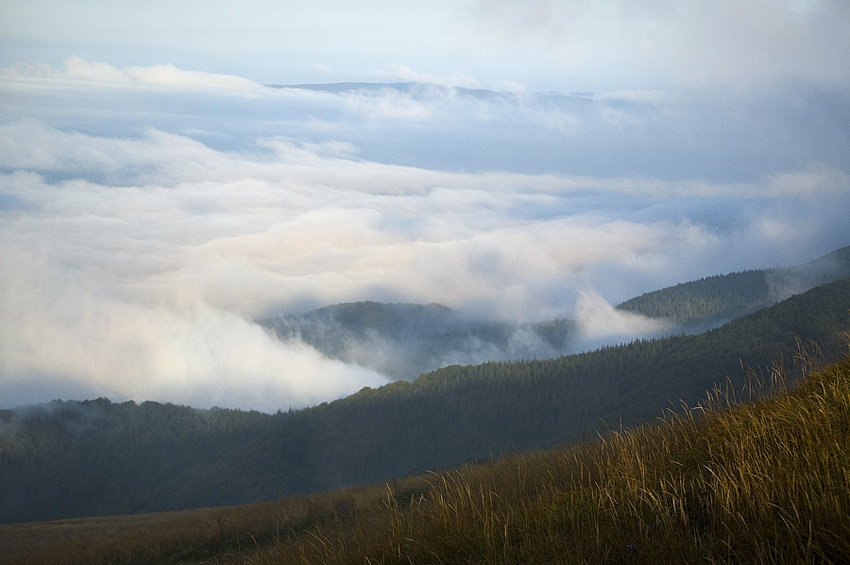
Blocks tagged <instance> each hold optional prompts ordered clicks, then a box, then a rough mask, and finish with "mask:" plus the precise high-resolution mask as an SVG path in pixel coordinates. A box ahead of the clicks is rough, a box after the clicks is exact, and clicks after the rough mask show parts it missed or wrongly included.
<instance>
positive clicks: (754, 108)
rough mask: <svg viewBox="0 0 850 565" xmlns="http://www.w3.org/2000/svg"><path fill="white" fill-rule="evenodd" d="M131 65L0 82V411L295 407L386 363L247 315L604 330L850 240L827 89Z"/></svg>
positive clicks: (370, 378) (846, 183)
mask: <svg viewBox="0 0 850 565" xmlns="http://www.w3.org/2000/svg"><path fill="white" fill-rule="evenodd" d="M73 66H74V65H71V66H70V67H73ZM70 67H69V68H70ZM14 69H18V68H17V67H14ZM147 69H148V71H149V72H148V73H147V74H145V73H141V74H139V73H136V74H135V75H133V73H134V71H132V70H128V69H126V68H122V69H118V68H116V67H112V66H110V65H100V64H96V63H85V62H81V63H79V65H78V66H77V67H76V68H75V70H69V69H68V68H66V69H65V70H62V71H56V70H55V69H54V70H53V71H50V70H49V69H48V70H43V71H39V72H40V73H41V74H40V75H39V74H38V73H36V75H37V76H36V75H33V76H36V78H37V79H38V80H32V81H29V80H28V79H26V76H29V75H27V74H26V72H24V71H21V70H20V69H18V70H16V71H13V72H12V71H10V72H7V73H6V74H2V75H0V80H3V81H5V82H4V83H3V84H4V88H5V90H4V93H5V94H6V95H7V100H8V101H9V102H8V104H7V105H6V106H4V107H0V146H2V147H3V148H4V150H3V151H2V152H0V263H2V264H0V271H2V273H0V395H2V398H3V399H4V402H5V403H7V404H13V403H15V402H19V401H20V402H23V401H32V400H33V399H34V398H41V399H42V400H49V399H50V398H44V395H45V394H52V393H51V392H50V391H61V393H62V394H66V393H68V394H70V393H71V392H73V391H76V392H77V393H78V394H80V395H86V396H90V395H92V394H97V395H108V396H113V397H116V398H133V399H135V400H145V399H155V400H167V401H172V402H181V403H189V404H193V405H197V406H205V405H212V404H220V405H225V406H239V407H243V408H262V409H266V410H276V409H277V408H283V409H285V408H288V407H289V406H293V407H297V406H303V405H309V404H313V403H316V402H319V401H321V400H326V399H331V398H335V397H337V396H341V395H344V394H347V393H349V392H353V391H355V390H357V389H358V388H360V387H362V386H364V385H369V386H376V385H378V384H380V383H381V382H383V377H382V376H380V375H377V374H375V373H371V372H368V371H364V370H362V369H359V368H356V367H351V366H345V365H342V364H340V363H336V362H330V361H328V360H326V359H323V358H321V357H320V356H318V355H317V354H316V353H315V352H314V351H312V350H310V349H309V348H306V347H305V346H303V344H299V343H289V344H281V343H279V342H277V341H276V340H274V339H272V338H270V337H269V336H268V335H267V334H265V333H264V332H263V331H262V330H261V329H260V328H259V327H258V326H257V325H256V324H254V323H253V322H252V320H253V319H254V318H255V317H256V316H258V315H261V314H263V313H266V312H268V311H270V310H282V311H286V312H298V311H303V310H306V309H310V308H314V307H320V306H324V305H327V304H332V303H336V302H345V301H353V300H365V299H370V300H378V301H396V302H406V301H411V302H421V303H429V302H440V303H443V304H446V305H448V306H451V307H454V308H456V309H459V310H461V311H462V312H464V313H468V314H471V315H477V316H479V317H481V316H486V317H495V318H504V319H509V320H514V321H520V322H525V321H538V320H546V319H552V318H555V317H565V316H566V317H571V316H578V317H580V318H581V319H582V320H583V321H584V323H585V328H586V331H587V339H588V343H591V342H593V343H600V342H602V341H605V340H610V339H620V337H621V336H627V335H637V334H644V333H647V332H649V333H652V332H655V331H656V330H657V328H655V327H654V326H652V325H647V324H646V323H645V321H643V320H636V319H633V318H629V317H623V316H621V315H620V314H619V313H618V312H616V311H614V310H612V309H611V308H610V307H609V305H611V304H617V303H619V302H620V301H624V300H626V299H628V298H631V297H633V296H636V295H639V294H641V293H643V292H647V291H650V290H654V289H657V288H660V287H663V286H667V285H671V284H676V283H678V282H683V281H686V280H690V279H694V278H699V277H702V276H708V275H712V274H717V273H721V272H730V271H734V270H742V269H746V268H754V267H769V266H774V265H778V264H792V263H796V262H800V261H804V260H808V259H811V258H812V257H814V256H816V255H820V254H822V253H825V252H828V251H830V250H832V249H835V248H838V247H842V246H844V245H847V244H848V241H850V226H848V223H847V221H846V218H845V217H844V216H845V215H846V214H845V211H846V210H847V209H850V177H848V171H847V170H846V159H845V158H844V157H845V155H846V151H845V150H846V148H847V140H846V139H845V140H844V141H842V137H841V136H842V135H844V134H843V133H841V122H840V120H839V121H838V122H836V121H834V120H833V119H832V117H833V116H832V114H829V115H825V114H823V113H822V112H821V109H822V108H824V107H829V108H832V107H836V108H840V107H841V104H837V103H836V104H832V105H824V104H818V103H816V102H817V101H818V100H822V99H819V98H817V97H814V98H811V97H810V98H807V97H805V96H801V97H800V98H795V99H794V101H793V102H794V104H795V106H794V107H795V108H796V109H797V110H796V113H788V112H787V110H788V108H789V107H790V106H789V105H788V104H789V103H786V101H784V99H777V98H772V97H768V98H766V99H764V100H759V102H760V103H758V104H757V103H756V102H752V103H748V104H744V105H740V106H735V107H734V108H732V107H730V106H728V105H727V104H726V103H725V102H715V101H711V102H699V101H694V100H692V99H684V100H683V99H682V98H677V97H670V96H667V95H666V94H665V95H664V96H660V95H659V96H656V95H655V94H646V93H638V94H631V93H622V92H621V93H615V94H613V95H600V96H583V95H581V96H570V95H563V94H546V95H544V94H535V93H521V94H509V93H493V92H470V91H465V90H464V89H461V88H448V87H444V86H440V85H430V86H425V87H415V88H410V89H385V88H381V89H377V90H374V89H373V90H372V91H370V90H369V89H367V88H361V89H353V90H346V91H341V92H334V91H331V90H327V91H316V90H310V89H293V88H280V89H276V88H266V87H259V88H255V87H254V86H249V87H248V88H245V89H242V88H241V87H238V88H219V87H218V86H216V84H218V83H216V81H215V80H213V81H211V82H210V83H209V84H208V85H207V86H204V87H200V86H198V85H199V84H200V82H202V80H200V79H203V80H206V79H207V78H209V77H197V76H195V75H192V74H185V73H184V71H177V70H173V71H172V70H171V69H169V68H164V69H162V68H159V67H147ZM157 69H159V70H157ZM7 70H8V69H7ZM160 71H161V72H162V74H157V73H159V72H160ZM10 73H11V74H10ZM51 73H53V74H51ZM87 73H88V74H87ZM175 73H176V75H179V76H185V77H188V78H187V80H186V81H183V82H180V80H177V78H175ZM31 74H32V73H31ZM86 74H87V75H86ZM131 75H133V76H135V77H137V78H132V76H131ZM81 76H88V77H89V78H87V79H83V78H79V77H81ZM72 77H77V78H72ZM196 79H198V80H196ZM193 80H194V81H195V82H193ZM86 81H89V82H86ZM156 81H164V82H168V83H169V84H170V85H171V86H168V87H167V88H160V87H153V88H149V86H148V85H150V84H152V83H155V82H156ZM93 85H94V86H95V87H96V88H92V86H93ZM844 98H846V97H844V96H843V95H842V94H840V93H839V94H836V95H835V96H834V97H833V98H827V100H829V101H831V102H841V101H842V100H844ZM765 100H766V102H765ZM762 102H763V103H762ZM837 115H839V116H840V113H839V114H837ZM787 116H793V119H791V118H788V117H787ZM828 117H829V119H827V118H828ZM810 118H811V119H810ZM755 125H758V127H755ZM739 163H745V164H746V166H745V167H744V166H741V167H740V168H738V164H739ZM824 202H829V203H830V205H829V206H824ZM612 332H613V333H612ZM45 383H49V385H48V384H45ZM57 394H59V393H58V392H57Z"/></svg>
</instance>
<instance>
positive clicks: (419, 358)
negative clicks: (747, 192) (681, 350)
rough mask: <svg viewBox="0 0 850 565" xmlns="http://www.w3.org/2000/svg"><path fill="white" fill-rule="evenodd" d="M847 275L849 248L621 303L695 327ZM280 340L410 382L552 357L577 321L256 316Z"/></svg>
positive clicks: (333, 309)
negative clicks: (449, 371) (451, 368)
mask: <svg viewBox="0 0 850 565" xmlns="http://www.w3.org/2000/svg"><path fill="white" fill-rule="evenodd" d="M845 277H850V247H845V248H843V249H839V250H837V251H834V252H832V253H830V254H828V255H826V256H823V257H820V258H818V259H815V260H814V261H810V262H808V263H805V264H801V265H796V266H793V267H785V268H776V269H767V270H750V271H744V272H741V273H732V274H727V275H717V276H712V277H708V278H704V279H700V280H698V281H691V282H687V283H683V284H680V285H676V286H673V287H669V288H665V289H662V290H658V291H655V292H651V293H647V294H644V295H642V296H640V297H636V298H633V299H631V300H629V301H626V302H624V303H623V304H620V305H619V306H618V307H617V308H618V309H620V310H624V311H628V312H632V313H635V314H640V315H643V316H647V317H650V318H665V319H667V320H670V321H672V322H673V324H674V326H673V328H672V329H671V330H669V332H668V335H669V334H675V333H680V332H687V333H697V332H699V331H705V330H707V329H710V328H712V327H717V326H719V325H720V324H721V323H723V322H726V321H729V320H731V319H734V318H737V317H740V316H743V315H745V314H748V313H751V312H755V311H756V310H758V309H759V308H764V307H766V306H770V305H772V304H775V303H776V302H778V301H779V300H781V299H784V298H788V297H789V296H791V295H792V294H794V293H798V292H802V291H805V290H808V289H810V288H814V287H816V286H818V285H820V284H825V283H827V282H831V281H834V280H838V279H841V278H845ZM257 323H259V324H260V325H261V326H263V327H265V328H267V329H269V330H271V331H272V332H274V334H275V335H276V336H277V337H278V338H279V339H281V340H301V341H303V342H304V343H306V344H308V345H310V346H312V347H313V348H315V349H316V350H318V351H319V352H320V353H322V354H323V355H325V356H326V357H329V358H332V359H338V360H340V361H343V362H345V363H352V364H356V365H360V366H363V367H368V368H370V369H373V370H375V371H377V372H379V373H381V374H383V375H386V376H388V377H389V378H391V379H393V380H397V379H405V380H413V379H415V378H416V377H418V376H419V375H421V374H422V373H426V372H429V371H433V370H436V369H439V368H441V367H446V366H448V365H472V364H478V363H483V362H485V361H509V360H520V359H548V358H553V357H558V356H561V355H566V354H570V353H577V352H579V351H581V350H582V349H581V347H580V345H579V344H580V343H581V335H582V328H581V327H580V325H579V324H578V323H577V322H575V321H572V320H567V319H556V320H552V321H549V322H541V323H527V324H520V323H510V322H504V321H497V320H487V319H482V318H472V317H469V316H464V315H462V314H461V313H459V312H457V311H455V310H452V309H450V308H447V307H445V306H442V305H439V304H429V305H422V304H385V303H379V302H352V303H344V304H336V305H332V306H327V307H324V308H320V309H318V310H313V311H310V312H306V313H303V314H291V315H286V314H277V315H271V316H266V317H264V318H261V319H259V320H257Z"/></svg>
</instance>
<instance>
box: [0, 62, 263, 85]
mask: <svg viewBox="0 0 850 565" xmlns="http://www.w3.org/2000/svg"><path fill="white" fill-rule="evenodd" d="M0 77H2V78H3V79H4V80H6V81H48V80H49V81H65V82H73V83H76V84H78V85H79V84H86V83H88V84H91V85H110V86H120V85H133V86H158V87H180V88H190V87H192V88H228V89H256V88H261V87H262V85H260V84H259V83H256V82H254V81H251V80H248V79H245V78H242V77H237V76H232V75H223V74H215V73H207V72H201V71H187V70H183V69H178V68H177V67H175V66H174V65H172V64H164V65H153V66H149V67H122V68H120V69H119V68H117V67H114V66H112V65H110V64H108V63H103V62H90V61H86V60H84V59H82V58H81V57H77V56H71V57H68V58H67V59H66V60H65V65H64V67H63V68H62V69H57V68H55V67H52V66H50V65H45V64H39V65H23V64H18V65H13V66H11V67H2V68H0Z"/></svg>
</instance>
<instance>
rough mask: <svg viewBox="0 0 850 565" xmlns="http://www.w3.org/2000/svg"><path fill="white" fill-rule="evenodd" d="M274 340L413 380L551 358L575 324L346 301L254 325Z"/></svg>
mask: <svg viewBox="0 0 850 565" xmlns="http://www.w3.org/2000/svg"><path fill="white" fill-rule="evenodd" d="M258 323H259V324H260V325H262V326H264V327H266V328H269V329H271V330H272V331H273V332H274V333H275V335H277V337H278V338H279V339H283V340H289V339H300V340H302V341H304V342H305V343H307V344H309V345H311V346H312V347H314V348H315V349H317V350H318V351H319V352H321V353H322V354H323V355H325V356H326V357H330V358H332V359H339V360H340V361H344V362H346V363H353V364H357V365H361V366H363V367H369V368H370V369H374V370H376V371H378V372H379V373H381V374H384V375H387V376H389V377H391V378H393V379H406V380H413V379H414V378H416V377H418V376H419V375H421V374H422V373H425V372H428V371H433V370H434V369H438V368H440V367H445V366H446V365H453V364H462V365H468V364H474V363H481V362H483V361H490V360H509V359H530V358H533V357H556V356H558V355H561V354H564V353H566V352H567V348H568V345H569V344H570V342H571V339H572V338H573V337H574V334H575V324H574V323H573V322H570V321H568V320H553V321H551V322H546V323H538V324H514V323H509V322H500V321H489V320H480V319H474V318H469V317H466V316H463V315H461V314H460V313H459V312H456V311H454V310H452V309H450V308H447V307H446V306H442V305H439V304H428V305H423V304H386V303H380V302H371V301H367V302H351V303H345V304H336V305H333V306H327V307H325V308H320V309H318V310H313V311H310V312H306V313H304V314H297V315H277V316H271V317H266V318H262V319H260V320H258Z"/></svg>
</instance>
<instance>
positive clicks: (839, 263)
mask: <svg viewBox="0 0 850 565" xmlns="http://www.w3.org/2000/svg"><path fill="white" fill-rule="evenodd" d="M847 277H850V247H844V248H842V249H839V250H837V251H833V252H832V253H829V254H828V255H825V256H823V257H819V258H817V259H815V260H813V261H810V262H808V263H804V264H802V265H795V266H793V267H782V268H775V269H763V270H752V271H744V272H740V273H731V274H728V275H715V276H711V277H706V278H702V279H699V280H696V281H690V282H686V283H682V284H678V285H676V286H672V287H668V288H664V289H661V290H656V291H653V292H648V293H646V294H643V295H641V296H638V297H636V298H632V299H631V300H627V301H626V302H623V303H622V304H620V305H619V306H617V308H619V309H621V310H626V311H629V312H634V313H636V314H641V315H644V316H649V317H651V318H667V319H669V320H672V321H673V322H674V323H676V324H677V325H678V326H683V327H686V328H688V327H689V328H692V329H703V330H704V329H708V328H709V327H712V326H716V325H718V324H719V323H721V322H725V321H728V320H731V319H734V318H737V317H739V316H742V315H744V314H748V313H750V312H755V311H756V310H758V309H759V308H764V307H765V306H770V305H771V304H775V303H776V302H777V301H779V300H783V299H785V298H788V297H789V296H791V295H793V294H797V293H800V292H804V291H806V290H809V289H811V288H814V287H816V286H818V285H822V284H825V283H828V282H832V281H835V280H840V279H843V278H847Z"/></svg>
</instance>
